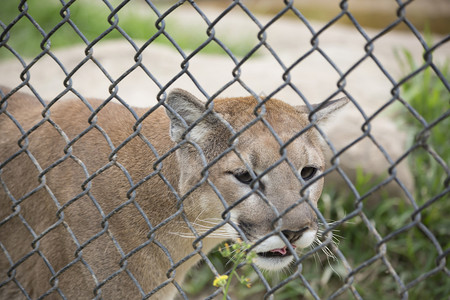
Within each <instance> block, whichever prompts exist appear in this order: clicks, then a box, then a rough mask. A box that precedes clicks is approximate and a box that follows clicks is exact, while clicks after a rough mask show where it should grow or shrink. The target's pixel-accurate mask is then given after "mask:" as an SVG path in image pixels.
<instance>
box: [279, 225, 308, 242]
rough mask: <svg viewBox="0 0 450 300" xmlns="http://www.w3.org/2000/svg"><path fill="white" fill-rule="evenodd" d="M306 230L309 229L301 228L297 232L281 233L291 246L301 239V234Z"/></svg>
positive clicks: (285, 231)
mask: <svg viewBox="0 0 450 300" xmlns="http://www.w3.org/2000/svg"><path fill="white" fill-rule="evenodd" d="M308 229H309V227H303V228H302V229H300V230H297V231H292V230H283V231H281V233H283V234H284V236H285V237H286V238H287V239H288V240H289V242H290V243H291V244H293V243H295V242H296V241H298V240H299V239H300V238H301V237H302V235H303V233H304V232H305V231H306V230H308Z"/></svg>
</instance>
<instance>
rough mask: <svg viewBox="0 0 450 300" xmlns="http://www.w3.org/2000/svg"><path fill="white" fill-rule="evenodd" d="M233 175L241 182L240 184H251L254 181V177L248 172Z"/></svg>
mask: <svg viewBox="0 0 450 300" xmlns="http://www.w3.org/2000/svg"><path fill="white" fill-rule="evenodd" d="M233 175H234V177H235V178H236V179H237V180H239V181H240V182H242V183H244V184H250V182H252V180H253V178H252V175H250V173H249V172H247V171H244V172H239V173H233Z"/></svg>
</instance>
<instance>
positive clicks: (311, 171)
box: [300, 167, 317, 181]
mask: <svg viewBox="0 0 450 300" xmlns="http://www.w3.org/2000/svg"><path fill="white" fill-rule="evenodd" d="M316 172H317V168H314V167H304V168H303V169H302V170H301V171H300V175H301V176H302V178H303V180H305V181H308V180H310V179H311V178H313V177H314V175H316Z"/></svg>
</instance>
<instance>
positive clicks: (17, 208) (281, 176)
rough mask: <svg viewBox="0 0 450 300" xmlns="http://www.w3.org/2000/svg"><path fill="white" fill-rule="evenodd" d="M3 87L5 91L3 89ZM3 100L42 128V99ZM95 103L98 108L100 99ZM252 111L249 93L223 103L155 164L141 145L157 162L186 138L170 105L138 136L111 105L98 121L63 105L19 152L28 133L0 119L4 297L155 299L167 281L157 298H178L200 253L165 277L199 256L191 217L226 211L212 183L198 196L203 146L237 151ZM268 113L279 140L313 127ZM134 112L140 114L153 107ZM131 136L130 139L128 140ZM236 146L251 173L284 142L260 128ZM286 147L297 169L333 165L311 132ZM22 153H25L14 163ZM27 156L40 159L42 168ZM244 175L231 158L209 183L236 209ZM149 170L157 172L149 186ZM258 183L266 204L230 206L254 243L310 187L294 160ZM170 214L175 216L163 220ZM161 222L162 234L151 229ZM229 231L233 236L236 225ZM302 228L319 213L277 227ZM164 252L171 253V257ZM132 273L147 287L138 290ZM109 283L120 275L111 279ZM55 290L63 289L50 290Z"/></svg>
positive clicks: (315, 191)
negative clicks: (178, 288) (232, 140)
mask: <svg viewBox="0 0 450 300" xmlns="http://www.w3.org/2000/svg"><path fill="white" fill-rule="evenodd" d="M2 91H3V93H5V94H6V93H8V92H9V90H7V89H5V88H2ZM169 98H172V102H170V101H171V100H170V99H169V100H168V103H169V104H170V105H173V109H174V110H175V111H177V112H178V113H179V114H180V115H182V116H183V117H185V118H186V119H187V118H188V117H189V115H191V112H189V111H188V114H184V115H183V109H185V110H186V106H185V103H188V102H189V101H191V102H192V103H193V104H192V105H191V106H189V109H193V111H194V112H195V110H196V109H197V108H198V107H200V111H202V110H203V109H204V108H203V107H201V106H202V105H200V102H198V101H197V100H196V99H193V98H194V97H193V96H192V95H190V94H188V93H187V92H184V91H181V90H176V91H175V92H173V93H172V94H171V96H169ZM6 102H7V107H6V108H5V106H4V105H5V104H4V105H3V106H2V110H1V111H4V110H6V111H7V112H8V114H10V115H12V116H13V117H14V119H15V120H17V121H18V122H19V123H20V126H21V127H22V128H23V130H24V131H25V132H26V131H28V130H30V129H31V128H32V127H33V126H35V125H37V124H39V122H42V119H43V117H42V113H43V110H44V107H43V106H42V105H41V104H40V103H39V102H38V101H37V99H35V98H34V97H32V96H29V95H26V94H23V93H19V92H16V93H14V94H13V95H12V96H11V97H9V98H8V99H7V101H6ZM89 102H90V104H91V105H93V107H94V109H95V108H97V107H98V106H99V105H100V103H101V102H99V101H95V100H90V101H89ZM189 103H190V102H189ZM194 104H195V105H197V106H195V105H194ZM256 104H257V102H256V100H255V99H253V98H233V99H221V100H216V101H215V102H214V111H215V114H208V117H207V118H206V119H205V120H204V121H202V122H200V123H199V124H198V125H197V126H195V127H194V128H193V129H192V131H191V132H190V133H189V134H188V135H187V138H188V140H189V141H190V142H191V143H192V144H184V145H183V146H181V147H180V148H179V149H178V150H177V151H175V152H172V153H171V154H169V155H167V157H165V158H164V159H163V160H162V164H155V162H156V161H157V157H156V155H155V153H153V151H152V150H151V149H150V148H149V147H148V146H147V144H146V143H145V140H146V139H148V141H149V142H150V143H151V144H152V145H153V146H154V147H155V149H156V151H157V156H159V157H161V156H163V155H165V153H167V152H168V151H169V150H170V149H172V147H174V145H176V143H177V142H179V141H180V140H181V135H180V134H184V127H180V124H178V125H177V120H176V116H175V115H174V114H173V113H170V110H169V111H168V112H167V113H166V112H165V110H164V108H162V107H160V108H158V109H157V110H155V111H154V112H152V113H151V114H150V115H149V116H148V117H147V118H145V119H144V121H143V122H142V128H140V131H139V134H138V135H135V136H134V137H131V136H132V134H133V133H134V130H133V126H135V123H136V119H135V118H134V117H133V115H132V114H131V113H130V112H129V111H128V110H127V109H126V108H125V107H123V106H122V105H119V104H116V103H108V104H107V105H106V106H105V107H103V108H102V109H101V110H100V112H99V113H98V114H97V115H96V116H95V117H94V118H93V119H92V120H91V124H90V123H89V122H88V119H89V118H91V117H92V112H91V111H90V110H89V109H88V108H87V107H86V105H85V104H83V103H82V102H81V101H80V100H72V101H59V102H56V103H55V104H54V105H52V106H51V107H50V109H49V112H50V114H49V120H50V121H44V122H43V123H42V124H41V125H40V126H39V127H37V129H35V130H34V131H32V132H31V134H30V135H29V136H27V138H26V139H23V140H22V141H21V142H20V144H21V147H22V149H24V150H23V151H22V152H21V147H19V145H18V141H19V139H21V137H22V134H21V133H20V131H19V129H18V128H17V126H16V125H15V124H14V123H13V121H11V119H10V118H9V117H8V115H7V114H6V113H2V114H0V166H3V167H2V168H1V170H0V172H1V173H0V178H1V180H2V182H3V188H0V222H2V223H0V224H1V225H0V242H1V244H2V247H4V248H5V249H6V251H7V253H8V255H9V256H10V257H9V258H8V257H6V255H5V252H4V251H2V250H0V283H1V282H3V281H8V280H9V279H11V280H9V281H8V283H6V284H5V285H4V286H2V287H0V298H1V299H21V298H25V297H23V296H20V295H22V293H21V292H20V290H19V287H18V285H17V284H16V283H15V281H17V282H19V283H20V285H21V286H22V287H23V289H24V290H25V291H26V292H27V293H28V294H29V295H30V296H31V297H32V298H36V297H39V296H40V295H42V294H44V293H46V292H47V291H50V295H49V297H48V298H49V299H54V298H55V299H59V298H60V296H59V292H61V293H63V294H64V295H65V296H66V297H68V298H70V299H75V298H76V299H89V298H93V297H94V293H93V290H94V288H95V287H96V286H98V285H101V286H100V289H99V290H98V291H97V293H100V292H101V296H102V298H103V299H137V298H142V296H143V295H142V294H141V292H142V293H144V294H147V293H149V292H150V291H152V290H153V289H154V288H156V287H157V286H158V285H160V284H161V283H163V282H165V281H168V284H167V286H165V287H163V288H162V289H161V290H159V291H158V292H157V293H156V294H155V295H154V297H155V298H157V299H170V298H171V297H173V295H174V293H175V292H176V288H175V285H174V284H173V283H172V281H173V279H174V280H175V281H176V282H177V283H178V284H181V282H182V280H183V277H184V275H185V273H186V272H187V270H188V269H189V268H190V267H191V266H192V265H193V264H195V263H196V262H197V261H198V259H199V258H200V256H199V255H197V254H196V255H193V257H192V258H191V259H189V260H187V261H186V262H184V263H182V264H180V265H179V266H177V267H176V269H175V271H172V272H170V273H168V270H169V269H170V268H171V264H177V263H178V262H179V261H180V260H181V259H183V258H184V257H186V256H187V255H189V254H190V253H194V251H195V249H194V247H193V246H192V243H193V241H194V239H192V238H183V237H180V235H181V233H186V232H187V233H189V232H190V231H189V229H188V228H187V226H186V223H185V222H184V221H183V219H184V218H187V219H188V220H190V222H196V221H197V223H198V222H200V221H199V220H211V219H214V220H217V223H218V222H219V221H220V220H221V219H222V212H223V210H224V206H223V205H222V204H221V202H220V200H219V199H218V197H217V195H216V193H215V192H214V190H213V189H212V188H211V186H210V185H209V184H208V182H205V183H204V184H202V185H201V186H199V187H198V188H196V189H195V190H194V191H190V190H191V188H192V187H194V186H195V185H196V184H197V183H198V181H199V180H201V179H202V175H201V171H202V170H203V169H204V163H205V162H204V161H202V159H201V156H200V155H199V154H198V151H197V150H196V149H195V144H197V145H198V146H200V147H201V148H202V149H203V151H204V154H205V157H206V160H207V162H209V161H211V160H213V159H214V158H215V157H216V156H217V155H220V154H221V153H222V152H223V151H224V150H226V149H227V148H228V147H229V146H230V142H229V139H230V137H231V136H232V133H231V132H230V128H229V126H228V125H231V127H232V128H233V129H234V131H236V132H238V131H239V130H240V129H241V128H242V127H243V126H245V125H246V124H247V123H248V122H250V121H252V120H253V119H254V118H255V115H254V113H253V111H254V107H255V105H256ZM177 106H178V107H177ZM189 109H188V110H189ZM265 109H266V113H265V115H264V119H265V120H266V121H267V122H268V123H270V125H271V126H272V127H273V129H274V130H275V132H277V134H278V136H279V138H280V139H281V140H282V141H283V142H286V141H288V140H289V139H290V138H291V137H292V136H293V135H295V134H296V133H298V132H299V131H300V130H302V128H304V127H305V126H306V125H307V124H308V121H307V111H308V110H306V109H305V108H300V107H299V108H293V107H291V106H289V105H287V104H285V103H283V102H281V101H277V100H269V101H268V102H267V103H266V105H265ZM134 110H135V111H136V113H137V114H138V115H139V116H142V115H143V114H144V113H145V112H146V111H147V110H146V109H134ZM168 115H169V117H168ZM194 115H195V113H194ZM50 122H52V123H55V124H57V126H59V127H60V128H61V129H62V131H64V133H65V135H67V137H66V138H67V139H68V140H69V141H72V140H73V139H76V141H74V142H73V143H72V144H71V145H70V147H68V146H67V143H66V140H65V138H64V137H62V136H61V134H60V133H58V131H57V130H56V129H55V128H54V126H53V125H51V124H50ZM187 123H188V125H189V122H187ZM171 124H172V136H171V135H170V129H169V128H170V127H171ZM180 128H181V129H180ZM103 133H106V134H107V135H108V137H109V139H110V141H108V139H107V138H105V137H104V135H103ZM130 137H131V138H130ZM171 138H172V139H173V140H174V141H175V142H174V141H172V139H171ZM126 139H130V140H129V141H128V142H127V143H125V144H122V143H123V142H124V141H125V140H126ZM28 143H29V145H27V144H28ZM25 145H27V146H25ZM193 145H194V146H193ZM119 146H120V149H118V147H119ZM234 147H235V149H236V151H238V152H239V153H240V155H242V158H243V159H244V160H245V162H246V163H248V164H249V165H250V167H251V168H252V169H253V170H255V172H261V171H263V170H265V169H266V168H268V167H270V166H271V165H272V164H273V163H276V162H277V161H278V160H279V159H280V158H281V156H280V145H279V143H278V141H277V139H276V138H274V136H273V135H272V133H271V132H270V131H269V130H268V129H267V127H266V126H265V125H264V124H263V123H262V122H261V121H259V122H257V123H255V124H254V125H253V126H252V127H250V129H249V130H246V131H245V132H244V133H242V134H241V135H240V136H239V137H238V139H237V140H236V142H235V144H234ZM113 150H114V151H116V154H115V155H112V152H113ZM286 150H287V153H286V155H287V158H289V161H290V162H292V164H293V165H294V166H295V168H297V170H299V172H300V170H301V169H302V168H303V167H304V166H305V165H310V164H314V165H315V166H317V167H318V168H319V169H320V170H321V171H323V168H324V165H325V162H324V157H323V154H322V150H321V146H320V142H319V138H318V136H317V133H316V132H315V130H309V131H308V132H307V133H306V134H304V135H301V136H300V137H299V138H297V139H296V140H295V141H293V142H292V143H291V144H290V145H289V146H288V147H287V148H286ZM17 153H20V154H18V155H17ZM14 155H17V156H15V157H14V158H13V159H11V160H9V161H8V162H6V160H8V159H10V157H12V156H14ZM30 157H33V158H34V159H35V160H36V161H37V162H38V164H39V167H40V168H41V170H39V169H38V168H37V167H36V165H35V164H34V163H33V162H32V160H31V159H30ZM159 157H158V158H159ZM55 162H58V163H55ZM161 167H162V168H161ZM159 168H161V170H160V172H159V173H157V170H159ZM123 169H126V170H127V172H128V173H129V175H130V178H127V176H126V175H125V173H124V172H123ZM236 169H244V170H245V164H244V163H243V162H242V161H241V160H240V159H239V158H238V156H237V155H236V154H235V152H234V151H231V152H229V153H228V154H226V155H224V156H223V157H222V158H221V159H220V160H218V162H217V163H215V164H214V165H212V166H211V167H210V168H208V179H209V180H210V181H211V182H212V183H213V184H214V185H215V186H216V188H217V190H218V191H219V192H220V193H221V195H222V196H223V198H224V199H225V201H226V202H227V204H228V205H232V204H233V203H234V202H235V201H237V200H238V199H240V198H241V197H243V196H244V195H245V194H247V193H248V190H249V188H248V187H247V186H245V185H243V184H242V183H240V182H238V181H237V180H236V178H234V176H233V174H232V172H233V171H235V170H236ZM96 172H97V175H96V176H92V175H93V174H94V173H96ZM150 174H155V175H154V176H152V177H150V178H147V179H146V180H145V181H144V182H141V181H142V180H143V179H144V178H146V177H147V176H148V175H150ZM91 178H92V179H91ZM88 179H89V180H88ZM130 181H132V182H130ZM164 181H167V182H168V183H170V185H171V186H172V187H173V190H175V191H176V192H177V194H178V196H179V197H183V195H184V194H185V193H190V194H189V196H188V197H187V198H186V199H184V198H183V202H182V203H181V202H180V201H179V200H177V197H176V196H175V195H174V194H173V193H172V189H170V188H169V187H168V186H167V184H166V183H165V182H164ZM261 182H263V183H264V194H265V198H266V199H263V198H261V197H260V196H258V195H256V194H253V195H252V196H251V197H249V198H248V199H247V200H245V201H243V202H241V203H240V204H238V205H237V206H236V207H235V208H233V209H232V212H233V215H234V216H238V220H233V221H234V222H242V224H244V225H247V226H250V227H249V228H247V229H248V230H249V231H248V232H246V233H247V234H248V236H247V238H248V239H249V241H250V242H255V241H256V239H257V238H260V237H262V236H264V235H265V234H267V233H269V232H271V231H272V230H273V224H272V221H273V219H274V218H275V217H276V213H275V212H274V210H273V208H271V206H270V205H269V204H268V203H266V202H267V201H269V202H270V203H271V205H273V206H274V207H275V208H276V210H278V212H280V213H281V212H283V210H285V209H286V208H288V207H289V206H290V205H292V204H293V203H294V202H296V201H298V200H299V199H300V198H301V196H300V194H299V191H300V189H301V187H302V184H301V182H300V181H299V180H298V179H297V178H296V177H295V175H294V171H292V169H291V166H289V164H288V163H287V162H281V163H280V164H279V165H278V166H277V167H276V168H274V169H272V170H271V171H270V172H268V173H267V174H266V175H265V176H264V177H263V179H262V181H261ZM138 183H139V185H137V184H138ZM322 184H323V179H320V180H318V181H317V182H316V183H314V184H313V185H312V186H311V188H310V189H309V192H310V196H309V199H310V201H311V203H312V204H313V205H316V204H317V201H318V199H319V196H320V193H321V191H322ZM136 185H137V186H136ZM7 191H8V192H7ZM8 193H9V194H8ZM93 199H95V201H93ZM17 201H20V202H17ZM180 205H182V209H181V206H180ZM120 206H122V207H121V208H120V209H117V208H118V207H120ZM173 214H176V217H174V218H173V219H172V220H171V221H170V222H167V223H165V224H164V225H162V226H161V225H160V223H161V222H163V221H164V220H166V218H169V217H171V216H172V215H173ZM148 222H150V223H151V225H150V224H148ZM25 224H26V225H25ZM155 226H161V227H160V228H159V229H158V230H156V231H152V230H151V229H152V228H154V227H155ZM227 226H228V227H227ZM27 227H28V228H27ZM211 227H212V225H211ZM225 227H227V228H228V229H227V230H229V231H232V229H231V226H229V225H226V226H225ZM305 227H310V228H317V224H316V216H315V214H314V212H313V210H312V209H311V207H310V206H309V204H308V203H306V202H304V203H301V204H300V205H298V206H297V207H296V208H294V209H292V210H291V211H289V212H288V213H287V214H285V215H284V216H283V218H282V224H281V230H292V231H296V230H299V229H302V228H305ZM49 228H50V230H49ZM30 230H31V231H32V232H33V233H31V232H30ZM199 231H202V230H200V229H199ZM203 231H204V230H203ZM203 231H202V232H203ZM150 232H151V233H152V235H151V236H149V233H150ZM191 235H193V234H192V233H191ZM234 235H235V237H237V234H235V233H234ZM94 237H96V238H94ZM74 238H76V241H74ZM88 241H89V242H88ZM218 242H220V239H214V238H208V237H206V238H204V239H202V241H201V243H198V244H197V247H198V248H200V249H201V250H202V252H204V253H207V252H209V251H210V250H211V249H212V248H213V247H214V246H215V245H216V244H217V243H218ZM141 245H145V246H143V247H141ZM33 249H34V251H33ZM166 249H167V250H166ZM165 251H167V252H168V253H170V256H171V257H170V259H169V258H168V256H167V254H166V253H165ZM43 257H45V260H44V259H43ZM11 263H12V264H16V265H14V270H12V272H10V271H9V270H10V269H11ZM47 264H49V265H50V266H51V267H50V268H49V266H48V265H47ZM87 265H88V266H89V267H90V270H89V268H88V267H87ZM52 272H53V273H54V274H55V273H56V274H57V276H56V278H52ZM90 272H92V273H94V274H95V276H93V275H92V274H91V273H90ZM129 274H132V276H134V278H135V280H136V281H137V282H139V285H140V287H141V289H142V291H141V292H140V291H139V289H138V288H137V287H136V285H135V283H134V282H133V280H132V279H131V277H130V275H129ZM109 277H112V278H111V279H110V280H108V281H106V283H105V282H104V281H105V280H106V279H107V278H109ZM8 278H9V279H8ZM52 286H55V287H58V288H59V290H52V289H51V288H52Z"/></svg>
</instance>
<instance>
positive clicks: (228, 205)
mask: <svg viewBox="0 0 450 300" xmlns="http://www.w3.org/2000/svg"><path fill="white" fill-rule="evenodd" d="M347 101H348V100H347V99H340V100H336V101H331V102H329V103H328V104H327V105H325V106H324V107H323V108H322V109H319V110H317V112H316V113H315V114H314V116H315V121H314V122H316V123H320V122H321V121H323V120H324V119H326V118H327V116H328V115H329V114H330V113H332V112H333V111H336V110H337V109H339V108H340V107H342V106H343V105H344V104H346V103H347ZM167 114H168V116H169V117H170V120H171V137H172V140H173V141H174V142H175V143H177V144H178V146H179V148H178V150H177V159H178V161H179V165H180V170H181V171H180V173H181V174H180V181H179V193H180V194H181V195H187V194H189V197H186V200H185V201H184V205H185V210H186V213H187V214H188V215H189V216H190V218H191V219H193V220H197V223H199V222H198V220H199V219H201V220H215V222H211V221H208V222H207V223H208V224H211V223H216V224H218V223H220V221H221V222H222V223H223V224H225V225H224V226H223V228H222V233H223V230H224V228H225V231H226V232H227V233H228V236H227V235H226V234H225V235H224V234H222V235H219V236H224V238H226V237H233V238H238V237H239V236H241V238H243V239H244V240H247V241H249V242H250V243H252V244H253V250H255V252H256V253H257V258H256V260H255V263H256V264H257V265H258V266H260V267H261V268H264V269H268V270H279V269H282V268H284V267H286V266H287V265H289V264H290V263H291V262H292V261H293V259H294V256H293V251H295V249H296V248H298V249H300V248H305V247H307V246H309V245H310V244H311V243H312V242H313V241H314V239H315V236H316V233H317V230H318V225H317V215H316V213H315V209H316V207H317V201H318V199H319V197H320V195H321V192H322V187H323V176H321V174H322V173H323V172H324V169H325V159H324V155H323V151H322V142H321V140H320V139H321V138H320V135H319V133H318V131H317V130H316V129H315V128H314V126H312V125H311V123H310V121H309V120H308V115H309V110H308V109H307V108H306V107H305V106H299V107H293V106H290V105H288V104H286V103H284V102H281V101H278V100H273V99H270V100H268V101H265V102H264V104H263V105H260V104H258V101H257V100H256V99H254V98H253V97H247V98H228V99H220V100H216V101H214V103H213V107H212V106H211V105H210V106H209V108H206V107H205V104H204V103H202V102H201V101H199V100H198V99H196V98H195V97H194V96H192V95H191V94H189V93H187V92H185V91H183V90H175V91H173V92H172V93H170V94H169V96H168V99H167ZM194 225H195V224H194ZM202 226H205V224H203V225H202ZM210 227H212V226H210ZM200 232H204V230H200ZM212 236H217V235H214V234H211V237H212ZM206 238H208V236H206Z"/></svg>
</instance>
